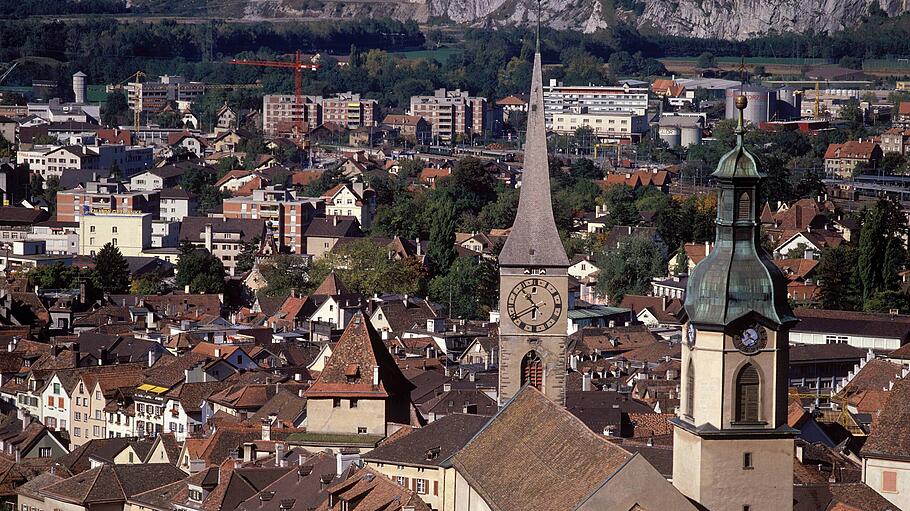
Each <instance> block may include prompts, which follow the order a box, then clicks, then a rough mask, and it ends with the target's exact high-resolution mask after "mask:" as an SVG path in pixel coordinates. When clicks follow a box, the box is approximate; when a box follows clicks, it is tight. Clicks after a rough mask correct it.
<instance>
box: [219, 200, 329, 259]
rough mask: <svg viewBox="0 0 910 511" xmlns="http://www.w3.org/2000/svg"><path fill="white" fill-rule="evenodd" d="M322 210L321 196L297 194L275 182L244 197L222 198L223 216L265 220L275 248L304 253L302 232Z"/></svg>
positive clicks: (304, 242)
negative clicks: (301, 195)
mask: <svg viewBox="0 0 910 511" xmlns="http://www.w3.org/2000/svg"><path fill="white" fill-rule="evenodd" d="M323 211H324V203H323V201H322V199H321V198H314V197H297V195H296V194H295V193H294V192H292V191H289V190H285V189H284V188H283V187H281V186H277V185H276V186H268V187H266V188H265V189H261V190H253V194H252V195H250V196H247V197H231V198H229V199H224V217H225V218H246V219H253V220H265V221H266V225H267V227H268V229H269V231H270V232H271V235H272V237H273V239H274V240H275V243H276V244H277V245H278V247H279V248H280V249H287V250H289V251H290V252H291V253H293V254H304V253H306V239H305V236H304V233H305V232H306V230H307V227H309V225H310V222H312V220H313V217H314V216H316V215H317V213H318V214H321V213H322V212H323Z"/></svg>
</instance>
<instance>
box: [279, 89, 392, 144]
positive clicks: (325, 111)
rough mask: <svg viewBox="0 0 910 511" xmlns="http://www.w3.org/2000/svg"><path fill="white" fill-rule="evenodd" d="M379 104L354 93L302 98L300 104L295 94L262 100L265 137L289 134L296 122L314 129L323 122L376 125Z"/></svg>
mask: <svg viewBox="0 0 910 511" xmlns="http://www.w3.org/2000/svg"><path fill="white" fill-rule="evenodd" d="M378 116H379V104H378V103H377V102H376V100H375V99H366V98H362V97H360V94H354V93H352V92H344V93H340V94H338V95H336V96H334V97H330V98H323V97H322V96H303V97H301V102H300V105H299V106H298V105H297V102H296V98H295V96H294V95H293V94H273V95H267V96H264V97H263V98H262V129H263V132H265V134H266V135H271V136H279V135H289V134H292V133H293V131H294V127H295V126H296V124H297V122H298V121H300V122H301V123H303V124H304V125H305V126H304V129H311V128H315V127H316V126H319V125H320V124H322V123H324V122H333V123H336V124H340V125H341V126H344V127H346V128H348V129H354V128H362V127H370V126H375V125H376V124H377V122H378Z"/></svg>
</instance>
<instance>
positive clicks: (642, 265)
mask: <svg viewBox="0 0 910 511" xmlns="http://www.w3.org/2000/svg"><path fill="white" fill-rule="evenodd" d="M664 257H665V255H664V253H663V251H662V250H661V249H660V247H659V246H658V245H657V244H655V243H654V242H653V241H651V240H650V239H649V238H646V237H643V236H633V237H631V238H629V239H628V240H627V241H626V242H625V243H623V244H622V245H620V246H619V248H617V249H616V250H607V251H605V252H603V253H601V254H600V255H599V256H598V257H597V259H596V260H597V266H598V267H599V268H600V274H599V276H598V278H597V293H598V294H599V295H601V296H605V297H607V299H608V300H609V301H610V303H613V304H617V303H619V302H620V301H622V298H623V296H625V295H627V294H634V295H643V294H646V293H647V292H648V291H650V290H651V278H653V277H656V276H660V275H664V274H666V273H667V268H666V265H665V264H664Z"/></svg>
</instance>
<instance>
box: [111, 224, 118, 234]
mask: <svg viewBox="0 0 910 511" xmlns="http://www.w3.org/2000/svg"><path fill="white" fill-rule="evenodd" d="M111 232H112V233H114V234H117V226H116V225H115V226H113V227H111Z"/></svg>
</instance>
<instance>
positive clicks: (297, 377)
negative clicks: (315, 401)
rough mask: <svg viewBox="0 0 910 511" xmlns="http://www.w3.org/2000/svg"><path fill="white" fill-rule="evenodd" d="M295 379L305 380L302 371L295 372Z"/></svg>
mask: <svg viewBox="0 0 910 511" xmlns="http://www.w3.org/2000/svg"><path fill="white" fill-rule="evenodd" d="M294 381H303V375H302V374H300V373H294Z"/></svg>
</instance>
